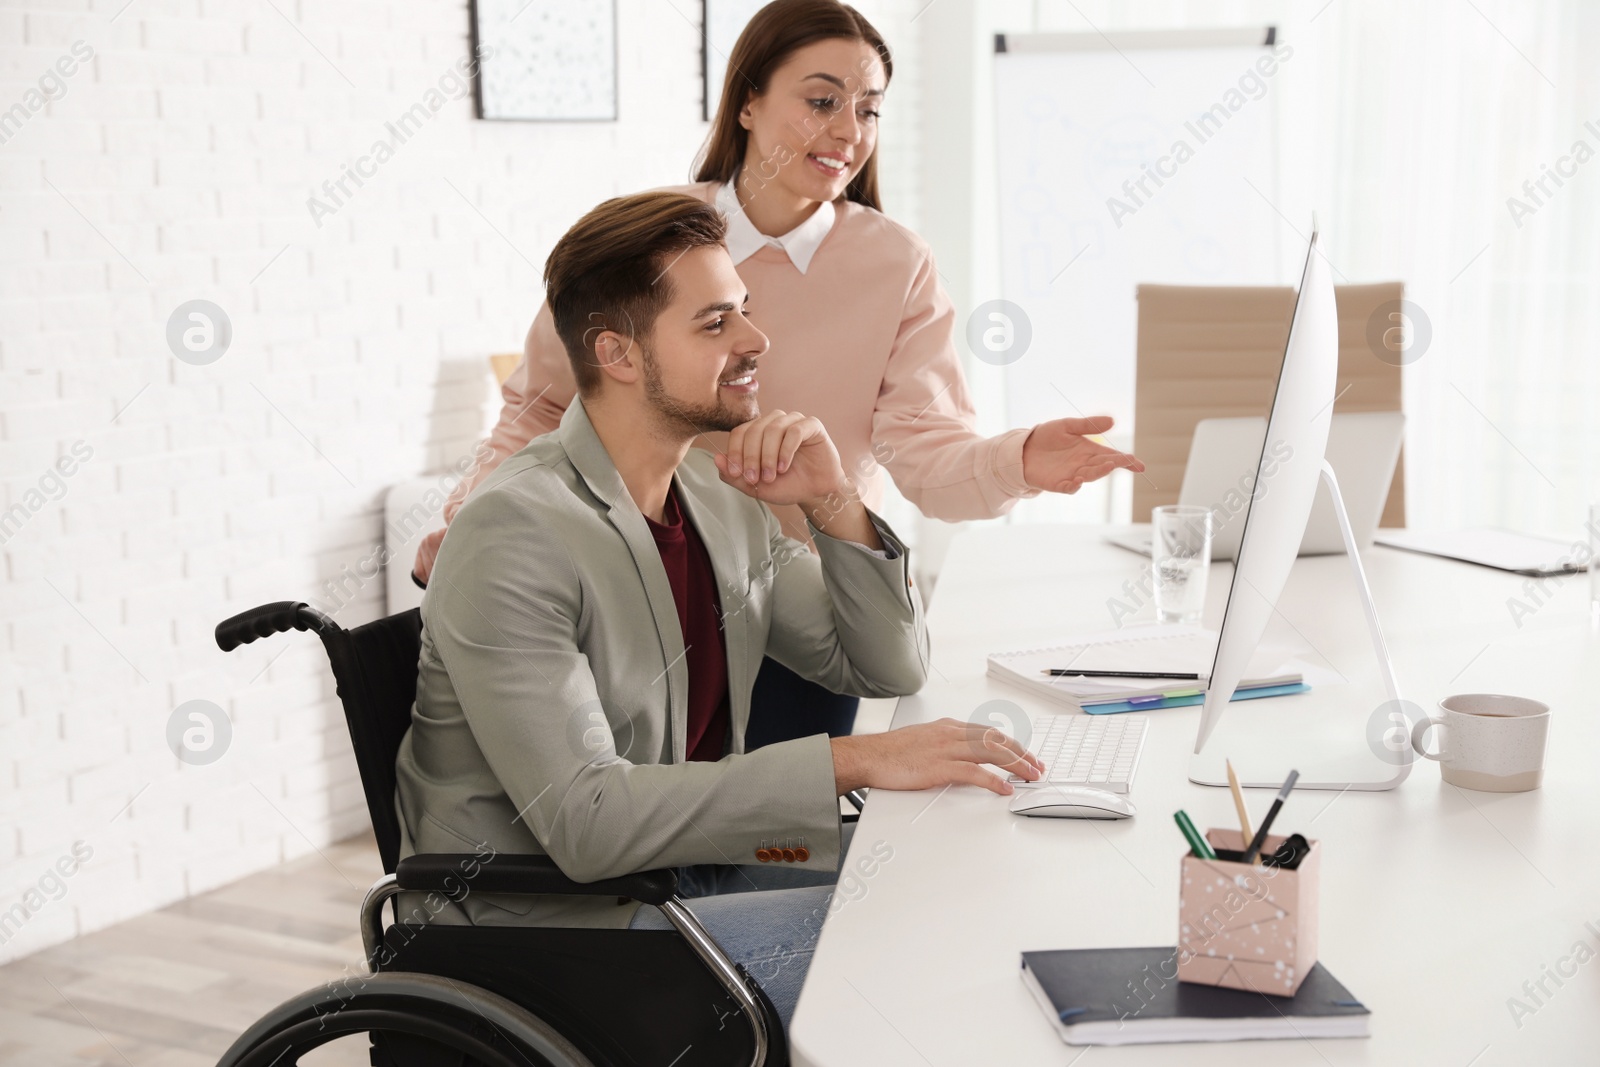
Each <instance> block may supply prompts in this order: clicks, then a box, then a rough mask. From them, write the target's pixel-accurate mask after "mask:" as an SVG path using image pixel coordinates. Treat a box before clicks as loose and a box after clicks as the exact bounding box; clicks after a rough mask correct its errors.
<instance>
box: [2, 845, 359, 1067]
mask: <svg viewBox="0 0 1600 1067" xmlns="http://www.w3.org/2000/svg"><path fill="white" fill-rule="evenodd" d="M382 873H383V869H382V865H381V864H380V863H379V861H378V849H377V846H376V845H374V844H373V842H372V838H371V835H370V834H368V835H363V836H362V837H359V838H352V839H351V840H349V841H345V842H342V843H340V844H337V845H334V846H332V847H330V848H326V849H323V852H322V855H317V854H315V853H313V854H311V855H309V856H306V857H304V858H302V859H298V860H295V861H294V862H292V863H287V864H284V865H283V866H281V867H276V868H274V869H272V870H270V871H265V872H262V873H261V874H256V875H252V876H250V877H249V878H245V879H243V880H242V881H239V882H235V883H233V884H232V885H229V886H226V887H224V888H222V889H218V890H215V891H213V892H210V893H205V894H203V895H201V896H197V897H194V898H192V899H190V900H186V901H183V902H182V903H179V904H174V905H172V906H171V907H168V908H163V909H162V910H160V911H157V912H152V913H150V914H148V915H142V916H140V917H139V918H137V919H131V920H129V921H128V922H124V923H119V924H118V925H116V926H113V927H110V928H108V929H105V930H101V931H99V932H98V933H93V934H88V935H86V936H84V937H80V938H78V939H76V940H74V941H69V942H67V943H66V944H63V945H57V946H56V947H54V948H48V949H45V950H44V951H42V952H38V953H35V954H34V955H32V956H28V957H27V958H25V959H22V960H18V961H17V962H16V963H12V964H8V965H6V966H4V967H0V1064H4V1065H7V1067H10V1065H16V1067H90V1065H93V1067H101V1065H104V1067H215V1064H216V1062H217V1057H219V1056H220V1055H222V1053H223V1052H224V1051H225V1050H226V1049H227V1048H228V1046H229V1045H230V1044H232V1043H233V1040H234V1039H235V1038H236V1037H238V1036H239V1034H240V1033H241V1032H242V1031H243V1030H244V1029H245V1028H246V1027H248V1026H249V1025H250V1024H251V1023H253V1022H255V1020H256V1019H257V1018H259V1017H260V1016H261V1015H263V1014H265V1013H266V1012H267V1011H268V1010H269V1009H271V1008H273V1007H274V1006H276V1005H277V1004H279V1003H280V1002H282V1001H284V1000H287V999H288V998H289V997H291V996H293V995H294V994H296V993H299V992H302V991H303V990H306V989H309V988H311V987H312V986H315V985H319V984H321V983H323V982H326V981H329V980H330V979H334V978H338V977H341V976H343V975H345V974H346V973H351V974H361V973H364V970H365V969H364V967H363V965H362V962H361V935H360V932H359V931H358V930H357V928H356V909H357V907H358V906H359V904H360V902H361V895H362V894H363V893H365V892H366V889H367V887H368V886H369V885H371V884H372V883H373V882H374V881H375V880H377V878H378V876H379V875H381V874H382ZM346 968H348V969H349V970H348V971H347V970H346ZM301 1062H302V1063H304V1064H307V1065H311V1064H315V1065H317V1067H367V1063H368V1059H367V1048H366V1038H365V1036H362V1037H356V1038H346V1039H343V1040H341V1041H338V1042H335V1043H333V1044H330V1045H326V1046H324V1047H323V1048H321V1049H318V1050H317V1051H316V1052H315V1053H313V1054H312V1055H310V1056H306V1057H305V1058H304V1059H302V1061H301Z"/></svg>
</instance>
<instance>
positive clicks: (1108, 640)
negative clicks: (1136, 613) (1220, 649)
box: [989, 625, 1307, 714]
mask: <svg viewBox="0 0 1600 1067" xmlns="http://www.w3.org/2000/svg"><path fill="white" fill-rule="evenodd" d="M1216 651H1217V634H1216V631H1214V630H1205V629H1202V628H1200V627H1198V626H1175V625H1165V626H1164V625H1152V626H1127V627H1124V628H1122V629H1120V630H1108V631H1105V632H1102V633H1097V634H1086V635H1084V636H1083V637H1080V638H1078V639H1077V640H1075V641H1073V642H1072V643H1071V644H1067V645H1058V646H1056V647H1054V648H1030V649H1023V650H1021V651H1017V652H994V653H991V654H990V656H989V676H990V677H991V678H999V679H1001V680H1002V681H1006V682H1010V683H1012V684H1013V685H1020V686H1024V687H1026V688H1028V689H1030V690H1032V691H1034V692H1036V693H1039V694H1041V695H1043V696H1047V697H1050V698H1051V699H1053V700H1057V701H1060V702H1061V703H1063V704H1069V705H1072V706H1073V707H1077V708H1081V709H1082V710H1083V711H1086V712H1089V713H1090V714H1097V713H1098V714H1104V713H1105V712H1108V711H1113V710H1114V711H1139V710H1151V709H1156V708H1162V707H1181V706H1183V705H1185V704H1199V703H1202V702H1203V701H1204V700H1205V684H1204V682H1197V681H1192V680H1191V681H1180V680H1176V679H1174V680H1172V681H1165V680H1160V679H1148V678H1129V679H1127V680H1125V681H1124V680H1119V679H1116V678H1076V677H1058V676H1053V675H1051V674H1049V673H1048V672H1049V671H1050V670H1051V669H1052V668H1065V669H1074V670H1093V671H1114V670H1129V671H1152V670H1163V671H1165V670H1170V671H1180V672H1184V673H1190V674H1210V673H1211V661H1212V660H1213V659H1214V658H1215V656H1216ZM1292 658H1293V653H1292V652H1289V651H1286V650H1285V649H1282V648H1274V647H1272V646H1270V645H1262V646H1260V647H1258V648H1257V649H1256V652H1255V655H1254V656H1252V657H1251V660H1250V664H1249V667H1248V668H1247V669H1246V672H1245V674H1246V677H1245V678H1244V680H1242V681H1241V682H1240V683H1239V685H1238V688H1236V689H1235V690H1234V693H1233V699H1234V700H1248V699H1251V698H1252V697H1265V696H1282V695H1284V694H1285V693H1298V692H1302V691H1304V690H1305V689H1306V688H1307V686H1306V684H1305V677H1304V675H1303V674H1302V673H1301V672H1300V671H1299V670H1296V669H1293V667H1294V664H1293V663H1292V662H1291V660H1292Z"/></svg>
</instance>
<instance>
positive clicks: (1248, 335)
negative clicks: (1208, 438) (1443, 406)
mask: <svg viewBox="0 0 1600 1067" xmlns="http://www.w3.org/2000/svg"><path fill="white" fill-rule="evenodd" d="M1136 295H1137V298H1138V301H1139V320H1138V346H1137V362H1136V364H1135V369H1136V375H1135V376H1136V382H1135V386H1134V411H1133V450H1134V452H1135V453H1136V454H1137V455H1138V456H1139V458H1140V459H1142V460H1143V461H1144V464H1145V474H1144V476H1143V477H1141V478H1136V479H1134V482H1133V517H1134V520H1135V521H1138V522H1148V521H1149V519H1150V509H1151V508H1154V507H1158V506H1160V505H1162V504H1176V503H1177V502H1178V489H1179V487H1180V486H1181V485H1182V484H1183V472H1184V467H1185V465H1186V464H1187V463H1188V460H1189V445H1190V443H1191V442H1192V441H1193V439H1194V428H1195V424H1196V423H1198V422H1199V421H1200V420H1201V419H1213V418H1227V417H1229V416H1238V415H1264V414H1266V412H1267V410H1268V409H1269V408H1270V407H1271V406H1272V394H1273V391H1274V390H1275V389H1276V388H1277V384H1278V370H1279V368H1280V367H1281V366H1282V364H1283V346H1284V342H1285V341H1286V340H1287V338H1288V336H1289V318H1290V316H1292V315H1293V314H1294V299H1295V290H1294V289H1293V288H1291V287H1289V286H1210V285H1141V286H1139V287H1138V289H1137V291H1136ZM1404 296H1405V286H1404V285H1403V284H1402V283H1400V282H1379V283H1375V284H1371V285H1338V286H1335V287H1334V300H1335V301H1336V303H1337V307H1338V315H1339V379H1338V395H1337V397H1335V399H1334V405H1333V410H1334V412H1335V413H1343V412H1346V411H1399V410H1401V404H1400V377H1401V376H1400V367H1399V366H1398V364H1397V363H1396V362H1394V361H1393V360H1387V361H1386V360H1384V359H1381V358H1378V357H1377V355H1376V354H1375V352H1374V349H1373V344H1372V338H1371V335H1370V333H1371V330H1372V324H1373V321H1374V319H1383V320H1384V321H1388V320H1387V317H1386V316H1385V312H1387V311H1388V310H1389V309H1391V308H1394V307H1398V306H1399V302H1400V300H1401V298H1402V297H1404ZM1405 466H1406V465H1405V455H1404V453H1403V452H1402V454H1401V458H1400V463H1399V464H1398V465H1397V466H1396V467H1395V471H1394V480H1393V481H1392V482H1391V483H1390V487H1389V496H1388V499H1387V500H1386V501H1385V503H1384V508H1383V514H1382V517H1381V518H1380V519H1379V525H1382V526H1404V525H1405V524H1406V512H1405V506H1406V492H1405Z"/></svg>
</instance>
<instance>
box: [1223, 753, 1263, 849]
mask: <svg viewBox="0 0 1600 1067" xmlns="http://www.w3.org/2000/svg"><path fill="white" fill-rule="evenodd" d="M1222 762H1223V763H1224V764H1225V765H1226V766H1227V768H1228V788H1229V789H1230V790H1231V791H1232V792H1233V807H1234V810H1236V811H1237V812H1238V813H1239V840H1240V841H1243V842H1249V841H1251V840H1254V838H1255V836H1256V835H1255V834H1253V833H1251V832H1250V809H1249V808H1246V807H1245V806H1244V793H1243V792H1242V791H1241V790H1240V789H1239V776H1238V775H1237V774H1234V773H1233V761H1232V760H1223V761H1222Z"/></svg>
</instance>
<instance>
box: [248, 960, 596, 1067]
mask: <svg viewBox="0 0 1600 1067" xmlns="http://www.w3.org/2000/svg"><path fill="white" fill-rule="evenodd" d="M358 983H359V988H355V989H352V988H351V987H352V986H355V985H357V984H358ZM357 1033H367V1034H369V1035H374V1036H378V1035H395V1036H397V1037H402V1038H411V1039H417V1038H420V1039H423V1040H425V1041H429V1042H433V1043H436V1044H438V1045H442V1046H443V1047H445V1048H447V1049H450V1050H451V1051H453V1052H457V1053H460V1054H462V1056H463V1057H464V1062H465V1063H467V1064H472V1065H475V1067H476V1065H481V1067H593V1064H592V1063H591V1061H590V1060H589V1059H588V1058H587V1057H585V1056H584V1055H583V1054H582V1053H581V1052H580V1051H578V1049H577V1048H576V1047H575V1046H573V1045H572V1044H571V1043H570V1042H568V1041H567V1040H566V1039H565V1038H563V1037H562V1036H561V1035H560V1034H559V1033H557V1032H556V1031H555V1030H554V1029H552V1028H551V1027H550V1026H549V1025H548V1024H547V1023H545V1022H544V1021H543V1020H541V1019H539V1018H538V1017H537V1016H535V1015H533V1014H532V1013H531V1012H529V1011H527V1010H526V1009H524V1008H522V1007H520V1006H519V1005H517V1004H514V1003H512V1002H511V1001H509V1000H506V999H505V998H504V997H500V996H498V995H496V994H494V993H491V992H489V991H487V990H484V989H479V988H478V987H477V986H473V985H469V984H467V983H465V982H459V981H453V980H451V979H448V978H440V977H438V976H435V975H426V974H376V975H362V976H359V977H357V978H354V979H351V980H349V981H348V982H346V983H344V986H343V988H342V989H341V988H340V987H339V986H338V984H337V983H330V984H329V985H327V986H319V987H317V988H316V989H311V990H307V991H306V992H304V993H301V994H300V995H299V996H296V997H292V998H290V999H289V1000H287V1001H285V1002H284V1003H282V1004H280V1005H279V1006H278V1007H277V1008H275V1009H273V1010H272V1011H270V1012H268V1013H267V1014H266V1015H264V1016H263V1017H262V1018H261V1019H260V1020H259V1021H258V1022H256V1023H255V1025H253V1026H252V1027H250V1029H249V1030H247V1031H245V1033H244V1034H243V1035H241V1036H240V1038H239V1039H238V1040H237V1041H235V1042H234V1044H233V1046H232V1047H231V1048H230V1049H229V1050H228V1051H227V1052H226V1053H224V1054H223V1056H222V1058H221V1059H220V1060H218V1061H217V1067H269V1065H270V1067H290V1065H292V1064H296V1063H298V1062H299V1058H300V1057H301V1056H302V1055H304V1054H306V1053H308V1052H310V1051H311V1050H312V1049H315V1048H317V1047H319V1046H321V1045H325V1044H327V1043H328V1042H330V1041H335V1040H338V1039H339V1038H342V1037H347V1036H349V1035H351V1034H357ZM380 1041H381V1037H380ZM380 1062H381V1061H380Z"/></svg>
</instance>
